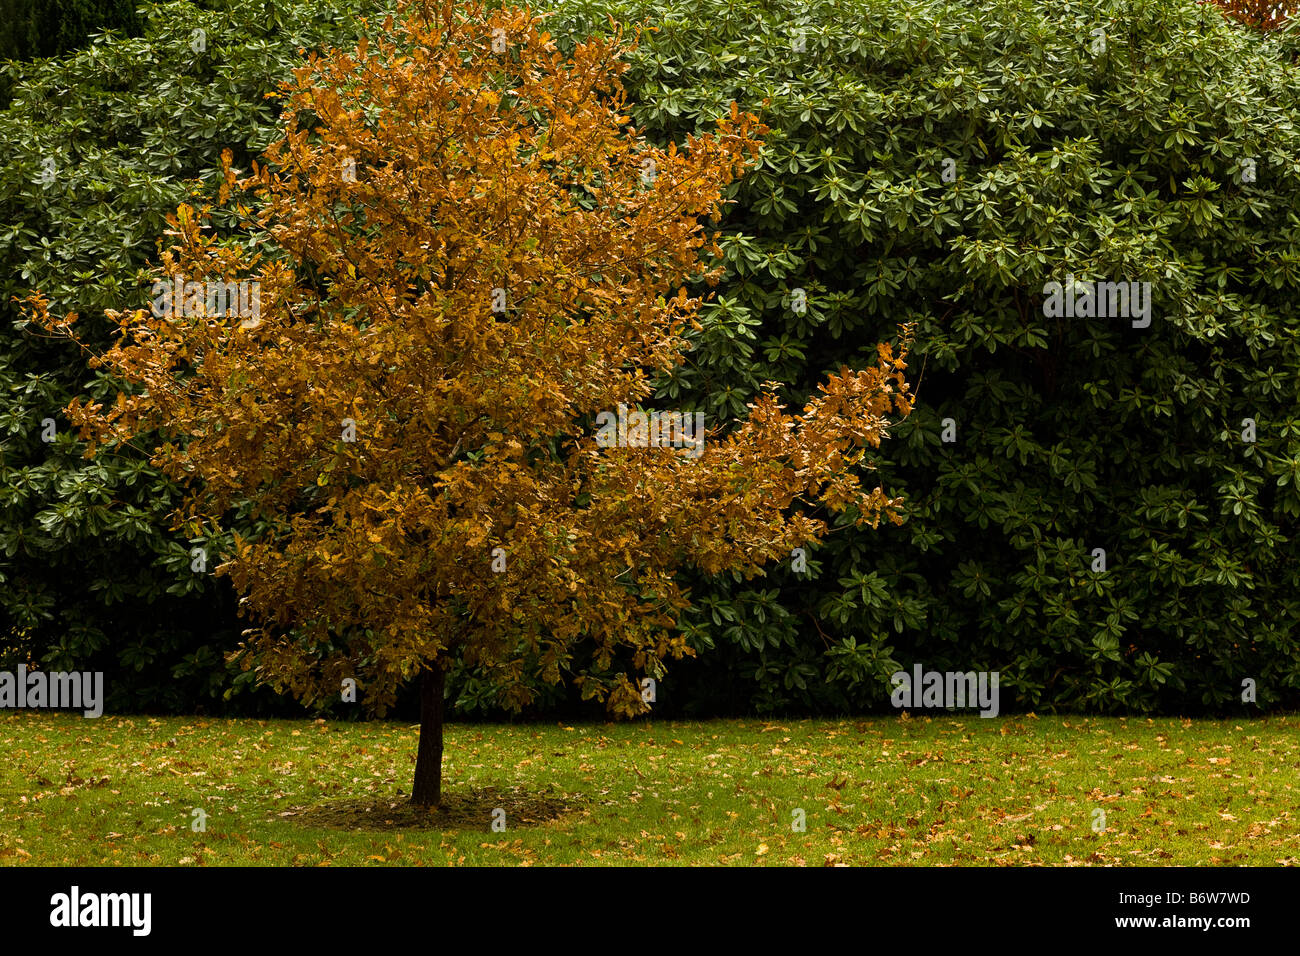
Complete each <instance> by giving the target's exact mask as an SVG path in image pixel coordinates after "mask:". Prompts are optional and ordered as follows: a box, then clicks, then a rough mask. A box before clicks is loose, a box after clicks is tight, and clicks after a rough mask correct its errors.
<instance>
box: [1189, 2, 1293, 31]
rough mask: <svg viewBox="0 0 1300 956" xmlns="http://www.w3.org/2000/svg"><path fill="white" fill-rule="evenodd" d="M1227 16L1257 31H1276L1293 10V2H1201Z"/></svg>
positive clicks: (1288, 18) (1289, 17)
mask: <svg viewBox="0 0 1300 956" xmlns="http://www.w3.org/2000/svg"><path fill="white" fill-rule="evenodd" d="M1203 2H1206V3H1213V4H1214V5H1215V6H1216V7H1218V8H1219V9H1220V10H1222V11H1223V12H1224V13H1225V14H1226V15H1227V16H1229V17H1231V18H1232V19H1234V20H1237V21H1239V22H1241V23H1244V24H1246V25H1247V26H1251V27H1255V28H1256V29H1259V30H1277V29H1279V28H1280V27H1281V26H1283V24H1285V23H1286V22H1287V21H1288V20H1290V19H1291V15H1292V13H1293V12H1294V10H1295V3H1294V0H1203Z"/></svg>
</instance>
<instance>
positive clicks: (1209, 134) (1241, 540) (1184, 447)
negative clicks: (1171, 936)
mask: <svg viewBox="0 0 1300 956" xmlns="http://www.w3.org/2000/svg"><path fill="white" fill-rule="evenodd" d="M563 7H564V9H565V10H566V11H568V12H567V13H566V15H565V17H564V20H565V21H566V29H565V30H561V31H559V32H562V33H563V32H568V30H575V31H577V32H582V31H583V30H584V29H586V27H587V26H588V25H590V26H591V27H592V28H599V24H600V22H601V21H602V19H603V17H604V15H605V13H606V12H607V11H609V10H611V9H612V12H613V13H614V15H615V16H616V17H617V18H618V19H619V20H638V19H641V18H648V20H649V22H650V23H651V25H652V26H654V27H655V28H656V30H655V31H654V32H651V33H649V34H648V35H647V36H646V38H645V41H644V44H643V46H642V48H641V49H640V50H639V51H638V52H637V53H636V55H635V56H634V57H633V60H634V63H635V67H634V69H633V70H632V71H631V73H630V75H629V77H628V81H627V82H628V85H629V88H630V89H631V96H632V99H633V100H634V101H635V106H634V107H633V108H632V110H631V112H632V115H633V118H634V121H636V122H637V123H638V124H644V125H645V127H646V128H647V130H648V131H649V133H650V135H652V136H653V137H655V138H660V139H662V138H669V137H671V138H675V139H680V138H681V137H682V136H684V135H685V134H686V133H687V132H690V131H695V130H698V129H704V128H708V127H710V126H711V121H712V119H713V118H714V117H715V116H717V115H718V114H719V112H720V111H721V110H722V108H723V104H725V103H726V102H727V101H729V100H730V99H732V98H735V99H736V100H738V101H739V102H740V103H741V105H742V106H743V107H745V108H748V109H751V110H753V111H755V112H758V113H760V114H761V115H762V116H763V117H764V119H765V121H766V122H767V123H768V124H769V125H770V126H771V127H772V133H771V134H770V135H769V137H768V147H767V150H766V156H765V161H764V163H763V165H762V167H761V168H760V169H758V170H757V171H756V172H754V173H753V174H752V175H750V176H749V177H748V178H747V179H745V180H744V181H743V182H742V183H740V184H739V185H738V187H737V188H736V189H735V192H734V195H735V198H736V200H737V205H736V206H734V207H733V208H732V209H731V211H730V212H729V213H728V214H727V216H726V219H725V222H724V224H723V225H724V228H725V230H726V232H727V233H728V239H727V241H726V242H725V243H724V247H725V250H726V260H727V264H728V266H729V267H730V277H729V278H728V279H727V280H726V281H724V282H723V284H722V285H721V286H720V287H719V289H718V290H717V301H716V303H715V304H714V305H712V306H711V307H710V308H709V309H708V311H707V318H706V321H705V322H704V325H705V328H704V331H703V332H701V333H700V334H699V335H698V337H697V341H696V346H697V351H696V353H695V356H694V361H693V362H692V364H691V367H690V368H689V369H688V370H686V371H684V372H683V373H682V374H680V375H679V376H677V377H676V378H674V379H673V380H671V381H670V382H668V383H666V384H665V387H664V389H663V391H662V393H661V398H662V400H663V401H671V402H683V403H690V402H695V401H698V402H702V403H703V406H704V407H705V408H707V409H708V410H709V411H710V412H711V413H713V414H715V415H718V416H728V415H732V414H735V413H737V412H739V411H740V410H741V408H742V406H743V403H744V402H745V401H746V400H747V399H748V398H749V397H750V396H752V395H753V394H754V392H755V389H756V387H757V385H758V383H759V382H760V381H763V380H765V379H776V380H780V381H783V382H787V383H789V384H790V388H789V396H790V398H791V400H792V401H799V400H802V399H803V398H804V397H805V396H806V395H807V393H808V389H809V388H811V387H812V386H813V383H815V382H816V381H817V380H818V379H819V378H820V377H821V376H822V375H823V374H824V372H825V371H826V370H828V369H830V368H832V367H835V366H838V365H839V364H840V363H847V364H849V365H855V364H860V363H863V362H866V361H869V359H870V356H871V355H872V351H873V349H874V345H875V343H876V341H877V340H878V339H881V338H886V337H889V336H891V335H892V334H893V333H894V329H895V327H896V325H897V323H899V322H902V321H914V322H916V323H917V324H918V330H919V338H920V347H919V348H918V349H917V351H916V360H915V363H914V365H913V368H912V374H913V377H914V381H915V382H916V384H917V386H918V396H919V405H918V407H917V409H916V412H915V414H914V415H913V416H912V417H911V418H910V419H909V420H907V421H906V422H904V423H903V424H901V425H899V426H898V427H897V428H896V429H895V431H894V436H893V439H892V440H891V441H888V442H886V443H885V444H884V445H883V446H882V448H881V454H880V457H879V462H878V463H879V466H880V474H881V476H882V478H883V480H884V483H885V485H886V487H887V488H888V490H889V491H890V492H891V493H902V494H904V495H905V496H906V497H907V499H908V502H909V505H908V509H907V510H908V514H909V520H908V522H907V523H906V524H905V525H904V526H902V527H901V528H890V529H885V530H883V531H882V532H868V533H853V532H851V531H848V530H844V531H841V532H840V533H838V534H837V535H836V536H835V537H834V540H833V542H832V543H831V544H830V545H829V546H828V547H826V548H825V549H823V550H822V552H821V553H820V554H818V555H817V561H816V562H815V564H814V573H813V575H812V577H811V579H809V580H799V579H797V578H796V577H795V576H794V575H792V574H789V573H784V574H777V575H774V576H773V577H771V578H770V579H769V580H767V581H766V582H764V583H763V584H762V586H760V587H755V586H753V584H742V583H739V582H733V581H724V582H703V581H702V582H699V584H698V586H699V589H700V590H699V591H698V592H697V597H698V598H699V604H700V613H699V614H697V615H696V616H695V617H694V620H693V622H692V633H693V635H694V637H693V639H694V641H695V643H696V644H697V645H698V646H699V647H701V648H702V649H704V648H709V650H708V653H707V654H706V655H704V656H702V658H701V662H700V664H699V666H696V667H686V668H682V669H681V670H680V673H679V677H680V678H681V679H682V680H684V681H685V680H689V681H693V684H691V686H689V687H687V688H683V693H682V694H681V695H679V699H681V697H684V698H686V701H687V702H688V703H689V705H690V706H692V707H696V708H703V709H713V708H715V707H717V706H718V704H719V703H720V702H721V703H723V705H724V706H729V707H735V706H737V705H738V704H739V705H744V704H749V705H752V706H754V707H757V708H759V709H763V710H768V709H779V708H784V707H797V708H799V709H817V710H822V709H831V710H838V709H845V708H859V707H864V706H870V705H872V704H877V705H883V704H884V702H885V701H886V700H887V697H888V690H889V684H888V682H887V679H886V678H887V675H888V673H890V672H891V671H892V670H894V669H895V668H896V667H897V666H899V665H900V664H901V665H903V666H906V667H910V666H911V665H912V664H913V663H916V662H921V663H923V664H924V665H925V666H926V667H927V668H934V669H939V670H961V671H965V670H969V669H977V670H978V669H987V670H998V671H1000V672H1001V676H1002V689H1003V697H1004V705H1003V706H1004V709H1005V708H1007V707H1008V706H1010V705H1011V702H1010V701H1009V700H1008V698H1013V699H1014V706H1018V707H1022V708H1046V707H1058V708H1078V709H1086V710H1103V711H1107V710H1119V709H1131V710H1157V709H1159V710H1166V711H1184V710H1199V709H1229V710H1231V709H1239V708H1241V707H1242V706H1243V705H1242V702H1241V697H1242V687H1243V683H1242V682H1243V680H1244V679H1246V678H1250V679H1253V680H1255V681H1256V682H1257V686H1258V695H1259V703H1260V705H1261V706H1277V705H1279V704H1286V705H1289V706H1294V705H1295V704H1296V702H1297V701H1298V700H1300V641H1298V640H1297V622H1298V612H1300V543H1298V542H1297V536H1296V533H1297V516H1300V489H1298V488H1297V480H1298V479H1300V405H1298V403H1297V384H1298V383H1300V348H1298V346H1297V332H1298V331H1300V322H1297V316H1296V309H1295V305H1294V303H1295V297H1296V288H1297V282H1300V258H1298V256H1300V218H1298V214H1300V162H1298V161H1297V158H1296V157H1297V156H1300V132H1298V131H1297V126H1296V121H1297V118H1298V117H1300V103H1298V101H1297V96H1298V95H1300V77H1297V75H1296V71H1295V69H1294V68H1293V67H1292V66H1290V63H1291V61H1292V55H1291V50H1290V44H1291V43H1292V42H1293V41H1291V40H1290V39H1289V38H1273V39H1269V38H1261V37H1259V36H1258V35H1255V34H1253V33H1251V32H1249V31H1246V30H1243V29H1241V28H1239V27H1236V26H1233V25H1229V24H1228V23H1226V22H1225V21H1224V20H1223V18H1222V17H1221V16H1220V15H1219V13H1218V12H1217V11H1215V10H1214V9H1213V8H1206V7H1202V6H1199V5H1197V4H1196V3H1195V2H1192V0H1186V2H1183V0H1173V2H1169V0H1134V2H1114V0H1104V2H1102V3H1099V4H1086V5H1085V4H1077V3H1067V2H1060V0H1051V2H1039V0H1034V2H1028V0H993V2H983V0H981V2H972V0H955V2H931V3H924V2H920V3H905V4H897V3H893V2H883V0H814V2H803V0H798V2H793V0H792V2H772V0H760V2H738V0H731V2H727V0H668V2H666V3H664V2H655V3H648V2H641V0H629V2H619V3H615V4H613V5H612V8H611V5H610V4H608V3H593V4H564V5H563ZM1097 31H1100V32H1097ZM800 36H802V43H801V42H800ZM1103 41H1104V42H1103ZM800 47H802V50H801V49H800ZM764 99H766V100H767V104H766V105H765V106H764V105H763V100H764ZM948 160H951V162H950V163H948V162H946V161H948ZM1247 170H1253V173H1254V177H1253V181H1250V178H1251V177H1250V175H1249V173H1247V174H1246V175H1243V172H1245V171H1247ZM946 171H947V172H948V175H945V172H946ZM1070 275H1073V276H1075V277H1078V278H1079V279H1100V280H1115V281H1118V280H1133V281H1146V282H1150V283H1151V292H1152V297H1153V304H1154V309H1153V315H1154V318H1153V320H1152V321H1151V323H1150V326H1149V327H1147V328H1135V327H1134V326H1133V323H1132V322H1130V321H1126V320H1121V319H1116V318H1108V319H1095V318H1065V317H1060V318H1048V317H1046V316H1045V315H1044V310H1043V303H1044V287H1045V284H1046V283H1047V282H1049V281H1052V280H1058V281H1062V282H1063V281H1065V280H1066V277H1067V276H1070ZM795 289H802V290H805V293H806V296H807V307H806V311H804V312H803V313H799V312H797V311H796V310H795V309H794V308H793V307H792V301H791V296H792V290H795ZM1248 418H1249V419H1253V421H1254V440H1253V441H1247V440H1244V439H1243V433H1244V432H1245V431H1246V428H1247V426H1246V425H1244V424H1243V420H1245V419H1248ZM945 420H950V421H949V424H950V425H951V426H952V433H950V435H949V437H954V438H955V440H954V441H951V442H945V441H944V440H943V437H944V435H943V431H944V423H945ZM1096 548H1101V549H1104V550H1105V553H1106V565H1105V567H1106V570H1105V571H1104V573H1100V572H1098V571H1094V570H1093V567H1094V564H1095V563H1096V561H1095V558H1094V549H1096ZM1098 566H1099V565H1098Z"/></svg>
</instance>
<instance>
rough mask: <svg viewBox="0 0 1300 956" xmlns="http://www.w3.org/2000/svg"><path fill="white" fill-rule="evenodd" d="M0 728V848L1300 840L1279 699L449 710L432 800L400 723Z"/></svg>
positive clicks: (395, 860) (18, 722)
mask: <svg viewBox="0 0 1300 956" xmlns="http://www.w3.org/2000/svg"><path fill="white" fill-rule="evenodd" d="M0 741H2V742H3V747H4V758H3V761H2V763H0V864H9V865H12V864H29V865H35V864H43V865H60V864H78V865H99V864H114V865H131V864H155V865H157V864H161V865H177V864H181V865H199V864H203V865H209V866H211V865H223V864H224V865H237V864H240V865H247V864H265V865H281V866H282V865H306V866H315V865H321V864H333V865H357V864H362V865H364V864H370V863H392V864H399V865H421V864H433V865H439V864H453V865H475V864H478V865H483V864H489V865H495V864H504V865H519V864H523V865H528V864H573V863H578V864H646V863H661V862H665V863H674V864H735V865H750V864H769V865H770V864H778V865H789V864H794V865H799V866H803V865H808V866H822V865H826V864H834V863H847V864H902V865H908V864H912V865H914V864H944V865H949V864H968V865H969V864H1005V865H1033V864H1053V865H1080V866H1084V865H1114V864H1118V865H1126V864H1184V865H1212V864H1225V865H1235V864H1254V865H1267V866H1272V865H1277V864H1279V863H1286V864H1293V863H1296V862H1297V861H1300V717H1297V716H1294V715H1293V716H1285V717H1272V718H1269V719H1258V720H1249V721H1248V720H1228V721H1187V720H1179V719H1156V720H1147V719H1134V718H1129V719H1123V718H1106V719H1086V718H1076V717H1064V718H1062V717H1034V716H1024V717H1009V718H995V719H988V720H986V719H981V718H979V717H978V716H973V717H960V718H956V717H948V716H943V717H938V718H932V719H929V718H924V717H916V718H912V719H907V718H902V719H899V718H895V717H883V718H872V719H862V720H842V721H834V720H782V721H772V722H767V721H762V720H726V721H708V722H699V723H687V722H680V723H678V722H648V721H643V722H638V723H620V724H608V725H607V724H593V725H577V726H572V727H571V726H567V725H566V726H560V725H546V726H539V725H454V726H452V727H450V728H449V730H448V740H447V752H446V760H445V762H444V773H445V777H446V783H445V788H446V793H447V794H448V803H447V809H446V811H445V812H444V814H443V815H442V817H441V818H439V819H435V820H432V821H430V820H426V819H423V818H421V817H419V816H418V815H415V814H413V813H412V812H410V811H409V810H408V809H407V808H406V807H405V806H404V805H403V804H402V802H401V797H400V796H399V793H405V792H409V791H408V788H409V786H410V775H411V770H412V766H413V762H414V757H415V742H416V728H415V727H413V726H411V725H407V724H395V723H367V724H351V723H337V724H326V723H324V722H313V721H310V720H298V721H257V720H235V721H229V720H209V719H199V718H163V719H156V718H149V717H135V718H117V717H108V716H106V717H102V718H100V719H98V720H84V719H82V718H80V717H76V716H66V715H62V714H47V713H41V714H36V713H28V712H6V713H4V714H3V715H0ZM498 807H499V808H501V809H503V810H504V811H505V830H504V832H493V830H492V826H491V825H492V813H493V810H494V809H496V808H498ZM196 808H199V809H202V810H203V811H204V812H205V813H206V815H207V829H206V832H194V830H193V829H192V826H191V824H192V820H193V817H192V811H193V810H194V809H196ZM796 810H802V811H803V813H804V816H805V818H806V831H805V832H796V831H795V830H794V829H793V826H792V824H793V823H794V821H795V818H796V815H795V811H796ZM1096 810H1102V811H1104V812H1105V824H1106V827H1107V829H1106V830H1105V832H1102V833H1095V832H1094V831H1093V826H1094V821H1096V820H1097V815H1096V814H1095V813H1094V811H1096ZM1098 822H1099V821H1098Z"/></svg>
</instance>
